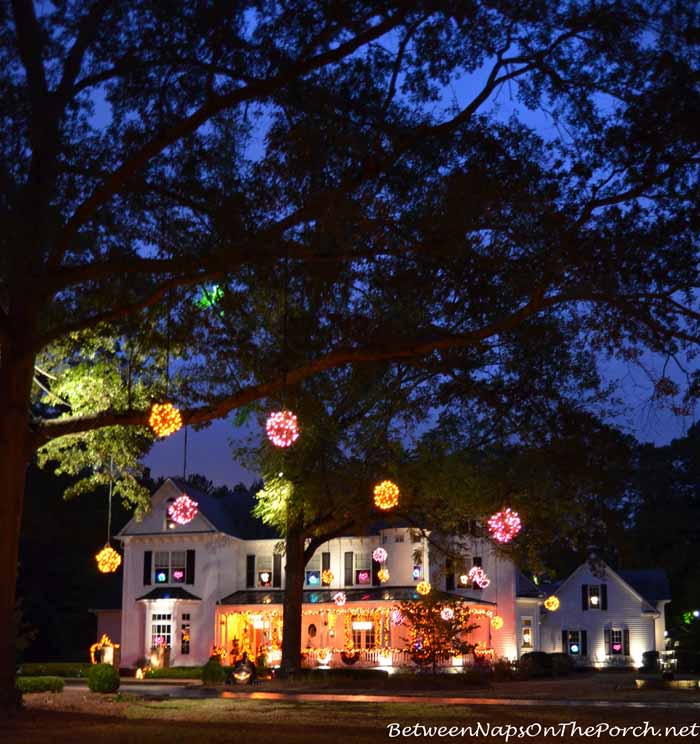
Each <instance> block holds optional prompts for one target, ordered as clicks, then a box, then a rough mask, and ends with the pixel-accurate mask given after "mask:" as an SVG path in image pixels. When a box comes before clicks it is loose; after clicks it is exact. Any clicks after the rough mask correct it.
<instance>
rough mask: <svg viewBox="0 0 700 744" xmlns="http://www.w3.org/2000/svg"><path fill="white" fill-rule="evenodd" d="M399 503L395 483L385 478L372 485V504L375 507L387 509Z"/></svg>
mask: <svg viewBox="0 0 700 744" xmlns="http://www.w3.org/2000/svg"><path fill="white" fill-rule="evenodd" d="M398 503H399V487H398V486H397V485H396V483H394V482H392V481H390V480H385V481H382V482H381V483H378V484H377V485H376V486H375V487H374V505H375V506H376V507H377V509H382V510H383V511H387V510H388V509H393V508H394V507H395V506H396V505H397V504H398Z"/></svg>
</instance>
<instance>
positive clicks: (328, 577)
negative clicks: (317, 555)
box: [321, 568, 335, 584]
mask: <svg viewBox="0 0 700 744" xmlns="http://www.w3.org/2000/svg"><path fill="white" fill-rule="evenodd" d="M334 578H335V576H333V571H331V570H330V568H325V569H324V570H323V573H322V574H321V581H322V582H323V583H324V584H332V583H333V579H334Z"/></svg>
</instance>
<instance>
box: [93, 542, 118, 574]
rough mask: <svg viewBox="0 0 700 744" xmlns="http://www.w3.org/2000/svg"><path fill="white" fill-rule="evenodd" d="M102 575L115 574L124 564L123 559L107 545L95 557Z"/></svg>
mask: <svg viewBox="0 0 700 744" xmlns="http://www.w3.org/2000/svg"><path fill="white" fill-rule="evenodd" d="M95 560H96V561H97V570H98V571H99V572H100V573H114V572H115V571H116V570H117V569H118V568H119V566H121V564H122V557H121V556H120V555H119V553H117V551H116V550H115V549H114V548H113V547H111V546H110V545H105V546H104V548H102V550H100V552H99V553H98V554H97V555H96V556H95Z"/></svg>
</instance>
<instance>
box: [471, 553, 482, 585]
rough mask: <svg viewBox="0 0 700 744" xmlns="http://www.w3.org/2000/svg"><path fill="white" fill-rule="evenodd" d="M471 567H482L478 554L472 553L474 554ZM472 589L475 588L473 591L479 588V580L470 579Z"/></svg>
mask: <svg viewBox="0 0 700 744" xmlns="http://www.w3.org/2000/svg"><path fill="white" fill-rule="evenodd" d="M473 567H476V568H481V567H482V563H481V556H480V555H474V556H472V568H473ZM472 589H473V590H475V591H476V590H480V589H481V587H480V586H479V582H477V581H472Z"/></svg>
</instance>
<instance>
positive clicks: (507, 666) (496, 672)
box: [493, 659, 513, 682]
mask: <svg viewBox="0 0 700 744" xmlns="http://www.w3.org/2000/svg"><path fill="white" fill-rule="evenodd" d="M493 678H494V680H495V681H496V682H505V681H506V680H509V679H513V665H512V664H511V663H510V661H508V659H499V660H498V661H497V662H495V663H494V665H493Z"/></svg>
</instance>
